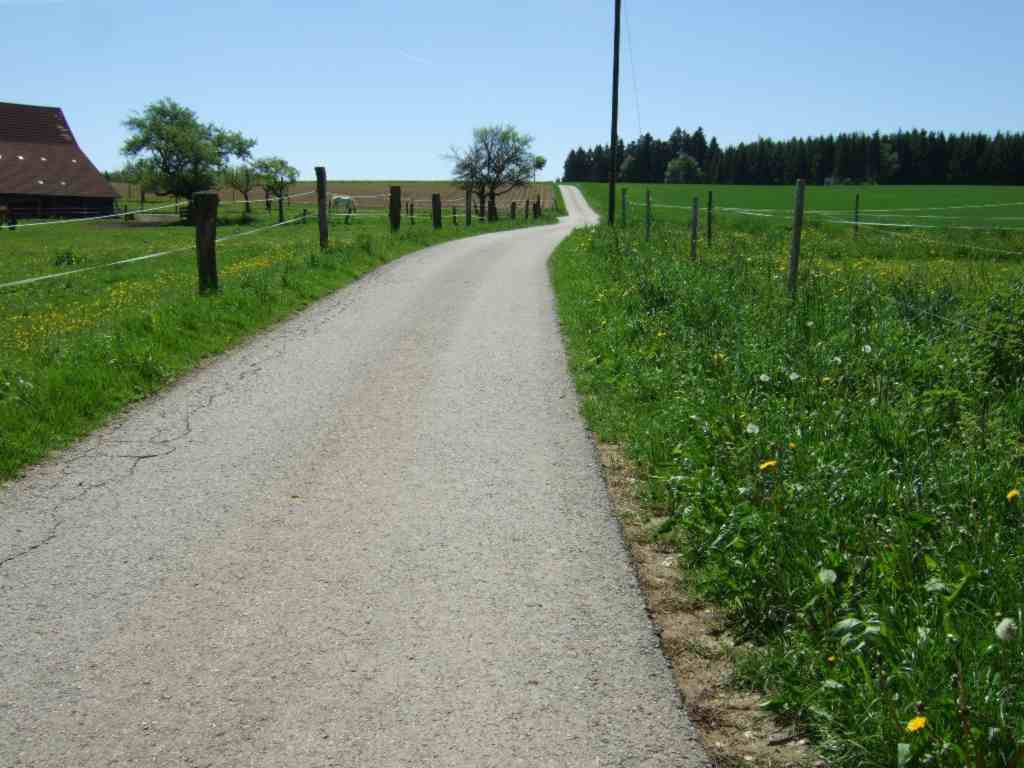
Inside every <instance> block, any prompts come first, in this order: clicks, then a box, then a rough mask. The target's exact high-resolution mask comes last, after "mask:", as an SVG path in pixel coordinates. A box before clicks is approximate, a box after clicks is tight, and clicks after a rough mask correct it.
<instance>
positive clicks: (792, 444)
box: [789, 443, 796, 451]
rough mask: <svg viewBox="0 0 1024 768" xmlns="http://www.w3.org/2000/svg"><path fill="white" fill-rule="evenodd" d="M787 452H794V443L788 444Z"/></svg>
mask: <svg viewBox="0 0 1024 768" xmlns="http://www.w3.org/2000/svg"><path fill="white" fill-rule="evenodd" d="M789 450H791V451H795V450H796V443H790V444H789Z"/></svg>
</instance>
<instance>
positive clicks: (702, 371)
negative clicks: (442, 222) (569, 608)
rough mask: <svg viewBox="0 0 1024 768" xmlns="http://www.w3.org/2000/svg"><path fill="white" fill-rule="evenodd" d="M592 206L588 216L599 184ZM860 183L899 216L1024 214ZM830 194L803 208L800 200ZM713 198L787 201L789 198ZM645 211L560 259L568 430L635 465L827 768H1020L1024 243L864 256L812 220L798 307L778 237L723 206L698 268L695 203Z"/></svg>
mask: <svg viewBox="0 0 1024 768" xmlns="http://www.w3.org/2000/svg"><path fill="white" fill-rule="evenodd" d="M581 186H583V188H584V191H585V194H586V195H587V197H588V199H589V200H590V201H591V203H592V205H594V206H595V208H597V209H598V210H601V211H603V210H604V208H605V205H606V201H607V197H606V195H607V191H606V188H605V187H604V186H603V185H581ZM626 186H627V188H628V189H629V190H630V192H629V195H630V197H631V198H633V199H634V200H636V199H639V198H641V196H642V194H643V190H644V187H642V186H640V185H626ZM651 189H652V196H653V197H654V199H655V201H659V202H661V203H664V204H669V205H675V204H678V205H686V203H687V202H688V200H689V199H691V198H692V197H693V195H694V194H702V193H703V194H702V200H704V199H706V188H694V187H668V186H661V185H655V186H652V187H651ZM859 191H860V192H861V193H862V206H864V207H869V206H868V205H867V203H866V202H865V201H870V202H871V206H870V207H877V208H882V207H886V208H887V209H888V212H890V213H896V212H897V211H895V209H898V208H899V209H908V208H926V207H940V206H951V205H991V204H992V203H1000V204H1001V203H1014V202H1024V190H1022V189H1019V188H999V189H994V188H972V189H968V188H963V189H958V188H951V189H948V190H946V191H945V192H943V191H940V190H935V189H929V188H923V189H922V188H913V189H888V188H862V189H860V190H859ZM844 195H845V196H847V198H852V190H849V189H846V190H843V189H836V188H831V189H818V188H809V189H808V190H807V201H808V202H807V206H808V208H809V209H822V210H823V209H831V208H840V207H842V206H843V205H844V204H843V200H844V197H843V196H844ZM715 197H716V202H718V203H719V204H721V205H723V206H729V205H730V204H734V206H735V207H736V208H741V207H742V208H746V209H747V210H750V209H752V208H755V207H757V208H762V209H768V208H781V209H785V208H786V207H787V204H790V205H791V202H789V201H791V199H792V190H791V189H778V188H756V189H755V188H735V187H718V188H716V189H715ZM964 210H966V211H980V212H982V213H979V214H977V216H976V219H977V220H979V221H981V220H983V219H989V220H990V221H989V222H988V223H989V224H991V225H992V226H999V225H996V224H994V223H993V222H994V221H996V220H998V221H999V222H1001V223H1006V221H1005V220H1004V219H1003V218H1002V217H1011V216H1015V215H1019V216H1024V205H1021V206H1019V207H1015V206H1006V207H1003V208H994V209H990V208H971V209H960V210H959V211H954V212H955V213H957V214H958V215H959V213H960V212H962V211H964ZM990 211H1000V213H999V214H998V217H999V218H998V219H997V218H996V215H991V216H990V215H989V212H990ZM638 213H641V214H642V210H641V209H638V208H637V207H635V206H633V207H631V210H630V219H629V225H628V226H627V227H625V228H621V227H620V228H616V229H614V230H613V229H611V228H609V227H607V226H600V227H597V228H592V229H588V230H581V231H578V232H577V233H575V234H573V235H572V236H571V237H570V238H569V239H567V240H566V241H565V242H564V243H563V244H562V245H561V246H560V247H559V249H558V250H557V251H556V254H555V257H554V260H553V263H552V273H553V280H554V284H555V288H556V293H557V296H558V306H559V313H560V317H561V321H562V324H563V329H564V332H565V335H566V339H567V345H568V350H569V355H570V364H571V368H572V372H573V375H574V377H575V379H576V383H577V387H578V390H579V392H580V396H581V400H582V407H583V411H584V415H585V416H586V418H587V420H588V422H589V423H590V425H591V426H592V428H593V429H594V430H595V432H596V433H597V434H598V436H599V437H600V438H601V439H603V440H605V441H608V442H614V443H618V444H621V445H622V446H623V447H624V448H625V449H626V450H627V452H628V453H629V455H630V456H631V457H632V458H633V459H634V461H635V462H636V463H637V466H638V467H639V471H640V473H641V483H640V486H639V487H641V488H642V497H643V499H644V501H645V502H646V507H647V509H648V511H649V515H650V521H649V524H650V530H651V535H652V536H653V537H655V538H657V539H659V540H661V541H663V542H665V543H670V544H672V545H674V547H675V548H676V550H677V551H678V553H679V562H680V566H681V569H682V572H681V576H682V578H683V579H684V581H685V582H686V584H687V585H688V588H690V589H692V590H694V591H695V592H696V593H698V594H699V595H701V596H702V597H703V598H704V599H706V600H709V601H711V602H713V603H715V604H717V605H719V606H721V607H722V608H723V610H724V611H725V612H726V614H727V615H728V618H729V622H730V625H731V628H732V630H733V632H734V634H735V636H736V637H737V638H738V639H740V640H742V641H745V644H744V645H743V650H742V651H741V652H740V653H738V655H737V665H738V666H737V669H738V675H739V682H740V683H741V684H744V685H749V686H752V687H754V688H756V689H758V690H761V691H763V692H764V707H765V708H767V709H770V710H772V711H774V712H775V713H776V714H777V715H778V716H779V717H781V718H783V719H784V720H791V721H793V722H796V723H799V724H800V726H801V727H802V728H803V729H804V730H805V731H806V732H807V733H809V734H810V735H811V736H813V738H814V739H815V741H816V742H817V744H818V746H819V749H820V750H821V751H822V752H823V753H824V755H825V756H826V757H827V759H828V760H829V762H830V764H831V765H835V766H849V767H850V768H852V767H853V766H895V765H899V766H927V765H934V766H950V767H952V766H963V765H971V766H1002V767H1004V768H1005V767H1006V766H1015V767H1017V768H1019V767H1020V766H1022V765H1024V696H1022V695H1021V690H1022V688H1024V642H1022V639H1021V626H1022V624H1024V615H1022V613H1024V505H1022V499H1021V497H1020V493H1021V491H1022V490H1024V390H1022V387H1021V384H1022V380H1021V379H1022V376H1024V267H1022V266H1021V259H1022V257H1024V237H1022V235H1024V232H1019V231H1013V230H1012V229H1008V230H1006V231H999V232H996V231H991V230H989V231H982V230H973V229H955V228H954V227H956V226H960V222H961V221H962V220H961V219H954V220H948V219H942V220H941V221H942V226H941V227H938V228H936V229H927V230H921V229H914V230H909V231H904V230H897V231H894V232H889V231H888V229H883V228H878V231H875V230H872V229H869V228H867V227H864V228H862V229H861V232H860V236H859V237H858V238H857V239H854V238H853V233H852V231H851V227H849V226H847V225H836V224H830V223H827V222H825V221H822V220H816V219H815V218H813V217H809V219H808V223H807V226H806V229H805V232H804V239H803V254H802V271H801V280H800V285H799V290H798V295H797V297H796V299H795V300H792V301H791V300H790V299H789V298H788V296H787V293H786V289H785V276H786V273H785V269H786V267H785V265H786V255H787V253H788V245H789V237H790V233H789V227H788V222H787V220H786V219H785V218H779V219H775V218H766V217H755V216H728V215H726V214H725V213H723V214H722V215H719V216H717V217H716V224H717V227H716V231H715V235H714V239H713V243H712V244H711V245H710V246H709V245H708V243H707V242H706V240H705V235H704V230H703V224H704V221H703V219H702V221H701V225H702V227H701V237H700V242H699V248H700V254H699V259H698V260H697V261H691V260H690V259H689V235H688V232H687V230H686V225H685V223H684V222H685V221H686V220H688V217H689V212H688V211H683V210H682V209H670V208H659V209H655V216H654V223H653V227H652V237H651V240H650V241H646V240H645V234H644V227H643V216H642V215H636V214H638ZM899 213H901V214H909V213H921V214H925V215H937V214H939V213H942V212H931V213H930V212H928V211H905V210H904V211H900V212H899ZM702 215H703V211H702ZM911 221H914V220H911ZM935 221H940V220H938V219H937V220H935ZM982 223H984V222H982ZM972 226H973V224H972ZM979 226H980V224H979Z"/></svg>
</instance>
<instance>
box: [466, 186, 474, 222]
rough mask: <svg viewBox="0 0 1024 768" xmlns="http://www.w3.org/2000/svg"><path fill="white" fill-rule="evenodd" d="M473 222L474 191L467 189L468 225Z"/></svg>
mask: <svg viewBox="0 0 1024 768" xmlns="http://www.w3.org/2000/svg"><path fill="white" fill-rule="evenodd" d="M472 223H473V191H472V190H470V189H467V190H466V226H467V227H468V226H469V225H470V224H472Z"/></svg>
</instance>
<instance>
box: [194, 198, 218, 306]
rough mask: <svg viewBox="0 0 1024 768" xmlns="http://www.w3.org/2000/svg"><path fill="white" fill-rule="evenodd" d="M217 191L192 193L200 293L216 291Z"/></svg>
mask: <svg viewBox="0 0 1024 768" xmlns="http://www.w3.org/2000/svg"><path fill="white" fill-rule="evenodd" d="M219 202H220V197H219V196H218V195H217V193H216V192H196V193H195V194H194V195H192V215H193V216H194V217H195V222H196V263H197V266H198V268H199V293H200V294H203V295H207V294H210V293H216V292H217V289H218V283H217V204H218V203H219Z"/></svg>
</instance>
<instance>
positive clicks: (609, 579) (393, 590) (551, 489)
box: [0, 189, 704, 768]
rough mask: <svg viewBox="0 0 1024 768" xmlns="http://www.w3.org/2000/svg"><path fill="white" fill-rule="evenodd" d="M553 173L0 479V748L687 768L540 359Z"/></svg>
mask: <svg viewBox="0 0 1024 768" xmlns="http://www.w3.org/2000/svg"><path fill="white" fill-rule="evenodd" d="M564 193H565V195H566V202H567V204H568V206H569V208H570V211H571V214H570V216H569V217H568V219H566V220H564V221H563V223H562V224H559V225H557V226H548V227H538V228H534V229H529V230H519V231H514V232H506V233H497V234H492V235H485V236H481V237H477V238H472V239H467V240H461V241H457V242H452V243H448V244H445V245H442V246H438V247H434V248H430V249H427V250H424V251H420V252H418V253H415V254H411V255H409V256H406V257H405V258H403V259H401V260H400V261H397V262H394V263H392V264H390V265H388V266H385V267H382V268H381V269H379V270H377V271H376V272H374V273H373V274H371V275H369V276H367V277H366V278H364V279H363V280H361V281H359V282H358V283H356V284H355V285H353V286H351V287H349V288H347V289H345V290H343V291H340V292H338V293H337V294H335V295H333V296H331V297H329V298H327V299H325V300H324V301H321V302H319V303H318V304H316V305H315V306H313V307H312V308H310V309H309V310H307V311H306V312H303V313H302V314H301V315H299V316H296V317H295V318H293V319H291V320H290V321H288V322H286V323H283V324H282V325H280V326H278V327H276V328H275V329H273V330H272V331H270V332H268V333H266V334H264V335H261V336H259V337H258V338H256V339H254V340H253V341H251V342H249V343H247V344H245V345H244V346H242V347H240V348H239V349H237V350H235V351H233V352H231V353H229V354H226V355H224V356H223V357H220V358H218V359H217V360H215V361H213V362H212V363H210V364H209V365H207V366H206V367H204V368H203V369H202V370H200V371H198V372H196V373H195V374H193V375H192V376H190V377H188V378H186V379H185V380H183V381H181V382H179V383H178V384H177V385H175V386H173V387H171V388H169V389H168V390H167V391H165V392H164V393H163V394H161V395H159V396H156V397H153V398H151V399H150V400H148V401H146V402H145V403H142V404H140V405H139V406H137V407H134V408H132V409H131V410H129V411H128V412H127V413H126V414H124V415H123V416H122V417H121V418H120V419H118V420H117V421H116V422H115V423H114V424H112V425H111V426H110V427H108V428H106V429H104V430H102V431H101V432H98V433H96V434H95V435H93V436H92V437H90V438H88V439H86V440H84V441H83V442H81V443H80V444H79V445H77V446H76V447H74V448H72V449H71V450H68V451H66V452H64V453H62V454H60V455H58V456H56V457H55V458H54V459H52V460H51V461H50V462H48V463H46V464H44V465H42V466H40V467H36V468H34V469H32V470H31V471H29V472H28V474H27V476H26V477H25V478H23V479H22V480H19V481H17V482H15V483H12V484H10V485H8V486H6V487H4V488H2V489H0V562H2V565H0V766H3V767H4V768H6V767H7V766H19V767H20V766H60V767H61V768H64V767H75V768H79V767H85V766H133V767H134V766H211V767H219V766H265V767H267V768H270V767H273V768H299V767H305V766H311V767H312V766H318V767H321V766H367V767H368V768H376V767H377V766H474V767H475V766H502V767H504V766H697V765H703V764H704V757H703V753H702V752H701V750H700V747H699V745H698V744H697V742H696V740H695V736H694V733H693V730H692V728H691V726H690V724H689V723H688V722H687V719H686V715H685V712H684V711H683V710H682V708H681V707H680V702H679V698H678V694H677V693H676V690H675V688H674V685H673V681H672V678H671V674H670V670H669V669H668V668H667V665H666V662H665V660H664V658H663V656H662V654H661V652H660V649H659V646H658V642H657V638H656V636H655V634H654V632H653V630H652V628H651V625H650V623H649V621H648V618H647V615H646V613H645V610H644V605H643V600H642V595H641V593H640V591H639V590H638V587H637V584H636V580H635V578H634V575H633V572H632V570H631V567H630V564H629V560H628V557H627V554H626V552H625V549H624V547H623V544H622V541H621V537H620V532H619V528H618V524H617V522H616V521H615V519H614V518H613V516H612V513H611V512H610V509H609V502H608V499H607V496H606V491H605V487H604V484H603V481H602V479H601V476H600V473H599V470H598V466H597V464H596V462H595V458H594V452H593V447H592V445H591V443H590V442H589V439H588V437H587V434H586V432H585V429H584V426H583V424H582V422H581V420H580V418H579V416H578V414H577V403H576V399H575V393H574V390H573V387H572V383H571V381H570V379H569V376H568V374H567V371H566V361H565V356H564V352H563V349H562V343H561V339H560V336H559V331H558V322H557V318H556V315H555V307H554V299H553V295H552V291H551V288H550V284H549V279H548V272H547V260H548V257H549V255H550V253H551V251H552V249H553V248H554V246H555V245H556V244H557V243H558V242H559V241H560V240H561V239H562V238H563V237H565V236H566V235H567V234H568V232H569V231H570V229H571V228H572V227H573V226H576V225H579V224H581V223H585V222H587V221H590V220H593V213H592V212H590V211H589V209H586V208H585V203H584V202H583V200H582V197H581V196H580V195H579V193H578V192H576V190H574V189H565V190H564Z"/></svg>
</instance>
